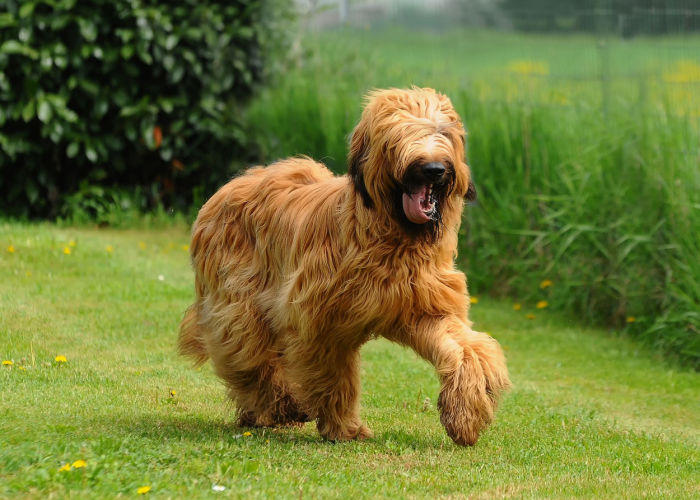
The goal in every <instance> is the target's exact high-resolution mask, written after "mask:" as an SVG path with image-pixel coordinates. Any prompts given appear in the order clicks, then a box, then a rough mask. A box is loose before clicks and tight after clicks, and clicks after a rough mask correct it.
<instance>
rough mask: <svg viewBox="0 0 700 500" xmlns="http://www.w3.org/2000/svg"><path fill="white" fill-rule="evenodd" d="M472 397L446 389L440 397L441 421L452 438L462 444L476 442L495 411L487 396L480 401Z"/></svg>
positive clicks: (468, 444) (470, 444) (466, 444)
mask: <svg viewBox="0 0 700 500" xmlns="http://www.w3.org/2000/svg"><path fill="white" fill-rule="evenodd" d="M484 396H485V395H484ZM470 399H471V398H470V397H469V396H467V397H464V395H462V394H455V393H454V392H453V391H445V390H443V391H442V392H441V393H440V397H439V398H438V408H439V409H440V422H441V423H442V425H443V427H445V431H446V432H447V435H448V436H450V439H452V441H454V442H455V443H456V444H459V445H462V446H472V445H474V444H476V442H477V440H478V439H479V433H480V432H481V430H482V429H484V428H485V427H486V426H487V425H488V424H489V422H490V420H491V416H492V411H493V410H492V408H490V402H488V401H489V400H488V398H487V397H484V398H480V401H473V400H470Z"/></svg>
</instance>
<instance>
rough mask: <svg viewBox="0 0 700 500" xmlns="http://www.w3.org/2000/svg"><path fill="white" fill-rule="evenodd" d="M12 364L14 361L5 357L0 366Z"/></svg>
mask: <svg viewBox="0 0 700 500" xmlns="http://www.w3.org/2000/svg"><path fill="white" fill-rule="evenodd" d="M14 364H15V362H14V361H11V360H9V359H6V360H5V361H3V362H2V366H12V365H14Z"/></svg>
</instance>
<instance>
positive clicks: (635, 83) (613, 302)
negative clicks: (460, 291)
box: [250, 31, 700, 367]
mask: <svg viewBox="0 0 700 500" xmlns="http://www.w3.org/2000/svg"><path fill="white" fill-rule="evenodd" d="M509 36H511V37H512V35H509ZM462 38H464V39H462ZM462 38H460V34H459V33H448V34H445V35H442V36H437V35H426V34H416V33H409V32H402V31H391V32H390V33H388V34H381V33H380V34H378V33H375V32H367V33H358V32H352V31H342V32H335V33H325V34H322V35H320V37H318V38H315V39H312V40H311V42H310V43H309V44H308V46H307V48H308V52H307V55H306V57H304V58H303V60H302V61H301V62H302V64H301V65H300V67H299V69H297V70H296V71H293V72H291V73H290V74H288V75H287V77H286V78H285V79H284V81H282V82H281V83H280V85H279V86H277V87H276V88H274V89H272V90H271V91H269V92H267V93H265V94H263V95H262V96H261V97H260V98H259V99H258V100H257V102H256V103H254V105H253V106H252V108H251V109H250V118H251V122H252V124H253V126H254V127H255V128H256V130H257V134H258V136H259V137H260V139H261V141H262V142H263V145H264V147H263V150H264V151H265V155H266V157H265V160H266V161H272V160H274V159H276V158H278V157H282V156H287V155H292V154H309V155H311V156H313V157H315V158H317V159H320V160H323V161H325V162H326V163H327V164H328V165H329V166H330V167H331V168H333V169H334V170H336V171H337V172H342V171H343V170H344V168H345V165H344V163H345V155H346V142H347V135H348V134H349V132H350V131H351V130H352V127H353V126H354V124H355V123H356V121H357V119H358V117H359V113H360V110H361V98H362V95H363V94H364V93H365V92H366V91H367V90H368V89H370V88H374V87H388V86H399V87H405V86H409V85H412V84H416V85H425V86H431V87H435V88H437V89H439V90H441V91H443V92H445V93H447V94H448V95H449V96H450V97H451V98H452V101H453V103H454V105H455V107H456V108H457V110H458V112H459V113H460V115H461V116H462V117H463V119H464V121H465V124H466V126H467V129H468V131H469V137H468V151H467V156H468V161H469V163H470V165H471V167H472V170H473V174H474V177H475V181H476V184H477V189H478V192H479V201H478V203H477V204H476V205H475V206H472V207H470V208H469V209H467V210H466V212H465V224H464V226H463V233H464V234H463V237H462V239H461V247H460V261H461V264H462V265H463V266H465V268H466V270H467V274H468V276H469V280H470V289H471V291H472V293H473V294H484V293H488V294H492V295H496V296H510V297H513V298H514V299H515V300H516V301H518V302H522V303H523V304H524V305H525V306H526V307H527V306H534V304H536V303H537V302H541V301H546V306H547V307H552V308H557V309H561V310H565V311H568V312H569V313H571V314H572V316H575V317H577V318H580V319H582V320H584V321H586V322H594V323H598V324H607V325H610V326H614V327H616V328H619V327H624V328H625V329H626V330H627V331H628V332H629V333H631V334H633V335H635V336H638V337H639V338H641V339H643V340H644V341H645V342H647V343H649V344H651V345H654V346H657V347H658V348H660V350H663V351H665V352H667V353H670V354H672V355H673V356H675V357H679V358H682V359H685V360H686V361H689V362H690V363H691V364H693V365H694V366H696V367H698V366H700V243H699V241H700V236H698V235H700V169H699V168H698V162H699V161H700V127H699V126H698V118H697V114H696V110H695V106H696V104H698V102H700V100H697V98H699V97H700V95H695V94H694V92H695V93H698V90H697V88H694V87H688V86H686V87H681V88H680V89H681V90H682V92H681V94H682V96H681V99H682V100H681V102H679V95H680V94H679V87H678V86H673V85H671V84H669V83H667V81H668V80H672V78H666V79H664V76H663V75H664V74H666V75H668V74H669V73H668V71H671V70H667V73H663V72H662V69H659V70H658V71H661V72H660V73H649V72H648V70H649V68H651V67H654V64H656V63H658V57H657V55H658V51H659V50H660V49H658V48H657V51H656V52H654V51H652V50H651V47H652V46H651V45H650V44H649V43H648V42H647V41H641V42H639V44H638V47H637V48H636V49H635V48H634V46H633V45H632V44H634V43H636V42H632V44H629V45H625V46H622V47H621V49H620V52H621V53H622V55H620V54H617V53H615V57H613V58H612V59H613V60H616V58H618V59H619V58H621V57H623V56H624V57H626V59H625V60H626V61H627V62H626V63H625V64H626V66H624V71H623V70H621V69H620V68H619V67H617V68H616V71H618V72H617V73H611V74H605V75H602V76H603V78H600V79H596V78H597V76H600V74H596V73H595V71H596V70H595V64H593V63H591V62H590V61H587V60H586V59H585V58H584V64H583V65H582V66H584V67H585V68H587V69H586V71H587V72H588V73H587V74H588V76H589V77H590V80H588V81H585V80H584V81H583V82H584V83H581V82H582V80H581V75H580V74H579V75H576V76H577V78H578V80H571V81H568V80H562V79H561V78H559V77H558V76H557V77H556V78H555V75H561V74H563V73H566V68H563V67H562V66H563V64H564V61H566V60H570V59H571V58H572V57H575V54H576V53H577V51H578V52H581V51H582V50H583V48H584V47H586V46H587V47H588V48H589V49H590V50H591V51H593V52H595V50H596V49H595V47H596V45H595V41H594V40H592V39H588V41H587V42H586V40H583V39H581V38H573V39H566V38H561V39H559V40H558V42H557V43H554V40H553V39H552V37H543V38H545V42H548V43H547V45H546V46H547V47H548V48H547V51H545V52H543V53H540V54H539V57H540V58H541V60H540V59H535V61H534V62H533V63H532V64H529V63H527V60H525V62H526V63H525V64H520V65H519V66H518V65H517V64H515V65H513V64H511V65H510V66H511V67H514V66H515V67H516V68H518V67H521V68H522V67H524V68H525V70H521V72H520V73H517V70H516V72H513V71H512V70H511V71H510V72H509V71H508V69H507V68H508V65H509V63H508V61H509V60H513V61H516V62H517V61H518V60H523V58H524V57H525V56H526V52H525V51H524V49H523V46H525V47H527V46H528V44H530V46H534V47H540V45H538V44H540V43H544V42H542V40H541V39H539V38H537V37H534V38H522V41H521V43H518V41H517V38H516V39H513V40H510V42H509V41H508V40H506V41H505V42H503V41H502V40H500V38H499V37H498V36H497V35H491V37H490V38H489V35H487V34H483V33H482V34H477V35H475V36H473V37H472V38H469V36H468V35H466V34H465V35H464V36H463V37H462ZM541 38H542V37H541ZM470 40H471V43H472V45H473V46H471V49H472V52H473V53H475V55H474V61H472V60H471V59H470V57H469V54H470ZM489 42H492V43H489ZM585 43H588V45H585ZM693 43H696V44H697V41H693ZM499 44H500V45H499ZM557 45H558V48H557ZM544 46H545V45H542V47H544ZM450 47H451V48H455V47H457V48H459V50H458V51H456V52H452V51H445V50H444V49H445V48H450ZM659 47H661V48H663V47H665V45H664V43H660V44H659ZM671 47H673V46H672V45H671ZM479 48H482V49H483V50H480V51H479V50H477V49H479ZM645 51H646V52H645ZM670 51H671V49H670V48H669V49H668V51H667V52H668V53H669V54H670ZM645 54H646V55H647V56H648V57H646V58H645ZM586 55H587V56H590V55H591V53H590V52H586ZM686 56H687V54H686V53H684V52H679V53H678V54H675V55H673V57H676V58H677V59H679V60H680V61H683V60H684V59H683V57H686ZM509 58H510V59H509ZM460 61H461V64H460ZM494 61H496V62H494ZM698 62H700V61H698ZM528 64H529V66H528ZM621 64H622V63H621ZM665 64H666V67H667V68H669V67H672V64H673V60H670V61H666V62H665ZM686 64H688V63H687V61H686ZM690 64H691V66H692V64H693V63H692V62H691V63H690ZM497 67H500V68H501V72H500V73H496V72H495V68H497ZM528 67H534V68H535V70H534V71H532V72H531V73H528V69H527V68H528ZM698 67H700V66H698ZM537 68H545V69H544V70H540V69H537ZM578 71H581V70H578ZM645 71H646V72H645ZM670 74H671V76H672V77H673V76H674V73H670ZM484 75H486V76H484ZM495 75H500V76H498V77H497V76H495ZM635 75H636V76H635ZM654 75H656V76H654ZM693 77H694V76H693V74H691V75H690V79H691V82H690V83H693V82H692V78H693ZM686 83H687V82H686ZM698 83H699V84H700V82H698ZM694 89H695V90H694ZM694 99H695V100H694ZM698 111H700V107H698ZM544 280H551V281H552V282H553V283H554V285H553V286H551V287H546V288H541V287H540V283H541V282H542V281H544ZM540 305H541V306H544V305H545V303H544V302H541V303H540Z"/></svg>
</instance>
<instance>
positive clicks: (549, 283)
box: [540, 280, 554, 289]
mask: <svg viewBox="0 0 700 500" xmlns="http://www.w3.org/2000/svg"><path fill="white" fill-rule="evenodd" d="M553 284H554V283H552V280H544V281H543V282H542V283H540V288H542V289H545V288H549V287H550V286H552V285H553Z"/></svg>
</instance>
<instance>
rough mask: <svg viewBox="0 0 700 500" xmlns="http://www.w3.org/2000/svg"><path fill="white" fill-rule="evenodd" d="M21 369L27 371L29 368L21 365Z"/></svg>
mask: <svg viewBox="0 0 700 500" xmlns="http://www.w3.org/2000/svg"><path fill="white" fill-rule="evenodd" d="M19 369H20V370H22V371H26V370H27V368H26V367H24V366H20V367H19Z"/></svg>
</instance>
